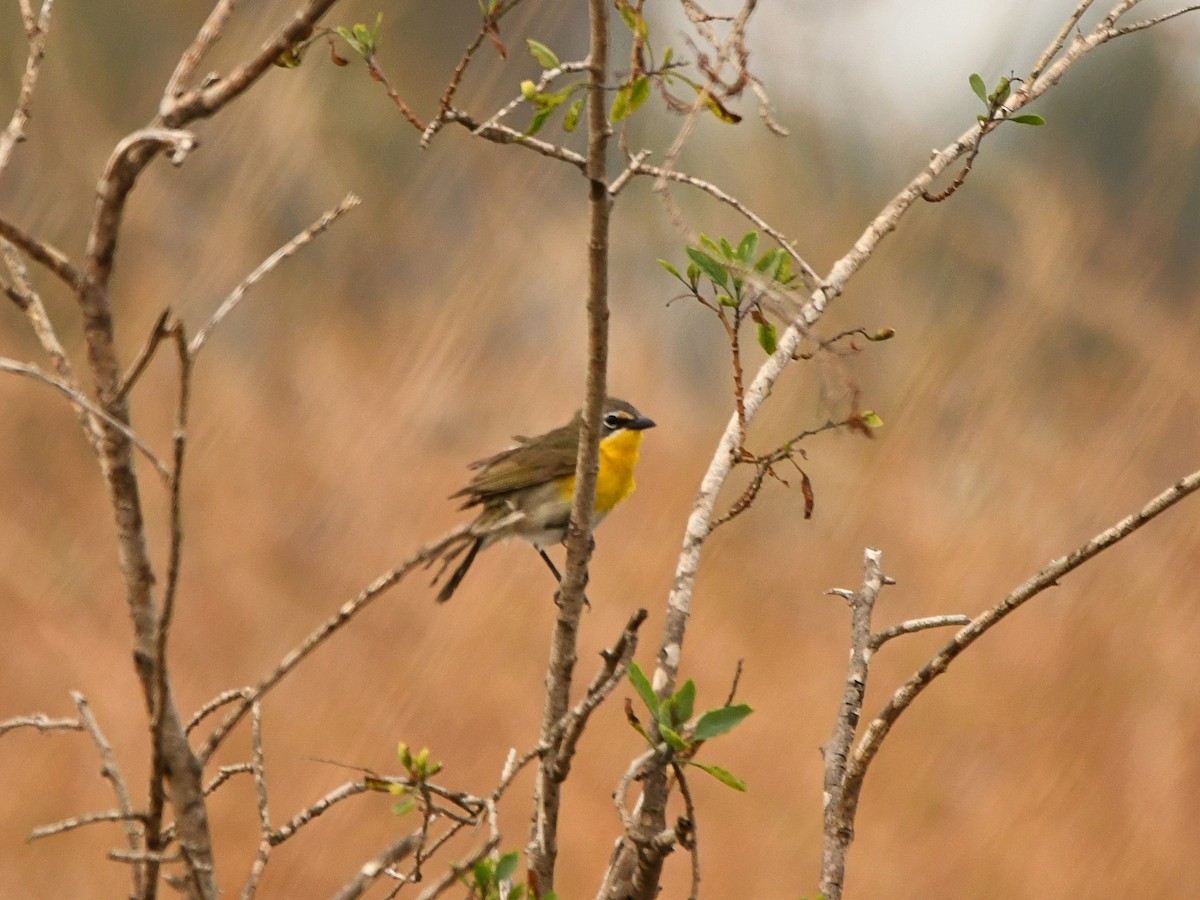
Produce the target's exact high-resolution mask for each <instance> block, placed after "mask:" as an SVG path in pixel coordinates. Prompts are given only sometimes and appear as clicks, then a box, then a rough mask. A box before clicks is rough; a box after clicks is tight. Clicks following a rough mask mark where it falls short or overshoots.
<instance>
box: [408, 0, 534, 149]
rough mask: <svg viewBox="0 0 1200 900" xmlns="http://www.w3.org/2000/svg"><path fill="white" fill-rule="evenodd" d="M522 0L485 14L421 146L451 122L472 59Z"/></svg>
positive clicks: (512, 1) (452, 76)
mask: <svg viewBox="0 0 1200 900" xmlns="http://www.w3.org/2000/svg"><path fill="white" fill-rule="evenodd" d="M521 2H522V0H509V2H507V3H500V4H498V5H497V7H496V9H495V10H494V11H493V12H492V13H491V14H490V15H488V14H486V13H485V14H484V18H483V22H482V23H481V24H480V26H479V33H478V34H476V35H475V38H474V40H472V41H471V43H470V44H468V45H467V48H466V50H464V51H463V55H462V57H461V58H460V59H459V61H458V65H457V66H455V67H454V73H453V74H452V75H451V76H450V81H449V82H448V83H447V85H446V90H444V91H443V92H442V97H441V99H440V100H439V101H438V111H437V115H436V116H434V117H433V119H431V120H430V122H429V125H428V127H426V128H425V129H424V133H423V134H422V135H421V146H422V147H428V146H429V142H430V141H431V140H432V139H433V136H434V135H435V134H437V132H438V131H439V130H440V129H441V127H442V123H443V122H448V121H450V115H449V114H450V112H451V110H452V108H453V107H452V104H453V103H454V95H455V93H457V91H458V86H459V85H460V84H461V83H462V80H463V76H464V75H465V74H466V72H467V66H468V65H470V64H471V59H472V58H473V57H474V56H475V51H477V50H478V49H479V47H480V45H482V44H483V41H484V38H486V37H487V36H488V35H489V34H491V35H494V34H497V33H498V32H499V24H500V20H501V19H502V18H504V17H505V16H506V15H508V14H509V13H510V12H512V11H513V10H514V9H516V8H517V7H518V6H520V5H521Z"/></svg>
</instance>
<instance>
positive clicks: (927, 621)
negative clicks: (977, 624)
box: [867, 615, 971, 650]
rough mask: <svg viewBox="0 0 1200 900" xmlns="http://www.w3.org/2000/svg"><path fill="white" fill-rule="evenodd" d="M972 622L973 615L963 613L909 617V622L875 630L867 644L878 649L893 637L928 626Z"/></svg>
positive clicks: (943, 626)
mask: <svg viewBox="0 0 1200 900" xmlns="http://www.w3.org/2000/svg"><path fill="white" fill-rule="evenodd" d="M970 624H971V617H970V616H961V615H947V616H926V617H925V618H923V619H909V620H908V621H907V622H901V623H900V624H898V625H893V626H892V627H891V628H885V629H884V630H883V631H877V632H875V633H874V634H873V635H871V639H870V640H869V641H868V642H867V646H868V647H870V648H871V649H872V650H878V649H879V648H880V647H882V646H883V645H884V644H886V643H887V642H888V641H890V640H891V639H892V638H896V637H900V636H901V635H904V634H915V633H916V632H918V631H925V630H926V629H928V628H947V627H949V626H951V625H970Z"/></svg>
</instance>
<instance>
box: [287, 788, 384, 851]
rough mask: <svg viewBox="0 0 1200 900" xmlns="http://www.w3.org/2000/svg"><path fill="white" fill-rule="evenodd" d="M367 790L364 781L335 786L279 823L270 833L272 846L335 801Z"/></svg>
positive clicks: (311, 819)
mask: <svg viewBox="0 0 1200 900" xmlns="http://www.w3.org/2000/svg"><path fill="white" fill-rule="evenodd" d="M369 790H371V788H369V787H368V786H367V785H366V783H364V782H362V781H352V782H348V783H347V784H343V785H342V786H341V787H338V788H335V789H334V790H332V791H330V792H329V793H328V794H326V795H325V796H324V797H322V798H321V799H320V800H318V801H316V802H315V803H313V804H310V805H309V806H307V807H305V808H304V809H302V810H301V811H300V812H298V813H296V815H294V816H292V818H291V819H289V820H288V821H286V822H284V823H283V824H282V825H280V826H279V828H278V829H277V830H276V831H275V832H273V833H272V834H271V844H272V846H275V845H278V844H282V843H283V842H284V841H286V840H287V839H288V838H290V837H291V836H292V835H294V834H295V833H296V832H297V831H299V830H300V829H301V828H303V827H304V826H305V825H307V824H308V823H309V822H311V821H313V819H315V818H317V816H319V815H321V813H323V812H325V811H326V810H328V809H329V808H330V807H331V806H333V805H334V804H335V803H340V802H341V801H343V800H346V799H347V798H349V797H353V796H355V795H357V794H362V793H365V792H367V791H369Z"/></svg>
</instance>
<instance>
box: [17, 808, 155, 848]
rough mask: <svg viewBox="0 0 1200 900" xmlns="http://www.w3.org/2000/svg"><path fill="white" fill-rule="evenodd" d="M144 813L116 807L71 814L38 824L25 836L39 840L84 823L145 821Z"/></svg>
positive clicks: (30, 840) (27, 838) (78, 826)
mask: <svg viewBox="0 0 1200 900" xmlns="http://www.w3.org/2000/svg"><path fill="white" fill-rule="evenodd" d="M145 821H146V814H145V813H141V812H135V813H132V814H127V813H123V812H121V811H120V810H118V809H108V810H104V811H103V812H95V813H86V814H85V815H82V816H73V817H72V818H70V819H63V820H62V821H61V822H54V823H52V824H50V825H39V826H38V827H37V828H34V829H32V830H31V831H30V832H29V836H28V837H26V838H25V840H26V841H28V842H33V841H37V840H41V839H42V838H46V837H52V836H53V835H56V834H63V833H65V832H68V831H74V830H75V829H76V828H82V827H83V826H84V825H95V824H96V823H97V822H134V823H137V822H145Z"/></svg>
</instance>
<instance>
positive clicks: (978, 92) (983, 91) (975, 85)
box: [969, 73, 988, 103]
mask: <svg viewBox="0 0 1200 900" xmlns="http://www.w3.org/2000/svg"><path fill="white" fill-rule="evenodd" d="M969 80H970V82H971V90H973V91H974V92H975V96H976V97H978V98H979V99H980V100H982V101H983V102H984V103H987V102H988V99H987V86H986V85H985V84H984V83H983V79H982V78H980V77H979V76H978V75H976V74H974V73H972V74H971V77H970V79H969Z"/></svg>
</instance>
